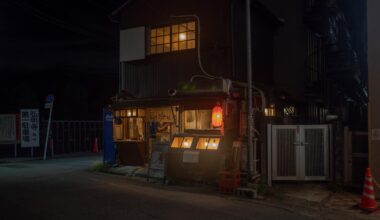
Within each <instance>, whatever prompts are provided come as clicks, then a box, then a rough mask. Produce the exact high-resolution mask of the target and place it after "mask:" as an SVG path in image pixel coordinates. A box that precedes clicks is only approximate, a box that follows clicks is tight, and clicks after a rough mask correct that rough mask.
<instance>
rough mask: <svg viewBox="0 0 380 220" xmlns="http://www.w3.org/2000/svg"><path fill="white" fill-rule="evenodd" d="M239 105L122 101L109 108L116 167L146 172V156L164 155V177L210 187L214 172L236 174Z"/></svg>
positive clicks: (205, 100)
mask: <svg viewBox="0 0 380 220" xmlns="http://www.w3.org/2000/svg"><path fill="white" fill-rule="evenodd" d="M243 109H244V108H242V104H241V101H240V100H231V99H228V98H227V97H225V96H209V97H205V96H202V97H199V96H197V97H175V98H173V97H171V98H168V99H150V100H141V99H140V100H126V101H124V102H123V103H118V104H117V105H114V115H115V118H114V139H115V142H116V145H117V154H118V161H119V164H122V165H138V166H148V163H149V159H150V156H151V152H152V150H153V151H154V150H155V148H157V147H160V148H161V149H164V151H165V154H164V157H165V176H166V177H167V178H169V179H172V180H184V181H197V182H209V183H215V181H216V179H217V175H218V172H219V171H223V170H228V169H233V168H235V169H236V168H237V167H236V161H234V156H233V155H234V150H233V147H232V143H233V141H235V140H238V139H239V136H240V135H241V134H240V131H241V130H244V129H242V128H241V126H240V125H241V123H240V121H241V120H244V119H245V118H244V116H242V110H243Z"/></svg>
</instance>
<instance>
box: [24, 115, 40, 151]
mask: <svg viewBox="0 0 380 220" xmlns="http://www.w3.org/2000/svg"><path fill="white" fill-rule="evenodd" d="M20 122H21V147H39V146H40V124H39V113H38V109H21V110H20Z"/></svg>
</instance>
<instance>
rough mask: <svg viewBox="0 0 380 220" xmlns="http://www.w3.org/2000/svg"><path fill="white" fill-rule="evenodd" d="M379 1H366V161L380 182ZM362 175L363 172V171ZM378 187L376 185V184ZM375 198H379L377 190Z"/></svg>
mask: <svg viewBox="0 0 380 220" xmlns="http://www.w3.org/2000/svg"><path fill="white" fill-rule="evenodd" d="M379 10H380V1H379V0H368V1H367V19H368V20H367V22H368V88H369V103H368V146H369V150H368V160H369V166H370V167H371V169H372V175H373V177H374V179H375V183H376V180H377V182H379V181H380V115H379V112H380V95H379V94H380V87H379V84H380V63H379V59H380V42H379V37H380V15H379ZM363 175H364V170H363ZM377 185H378V184H377ZM378 187H379V185H378ZM377 196H380V193H379V190H377Z"/></svg>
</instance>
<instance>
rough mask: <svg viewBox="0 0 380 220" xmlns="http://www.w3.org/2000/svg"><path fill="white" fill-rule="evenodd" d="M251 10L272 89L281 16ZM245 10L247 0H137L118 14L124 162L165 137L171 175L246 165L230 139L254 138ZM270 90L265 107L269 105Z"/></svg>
mask: <svg viewBox="0 0 380 220" xmlns="http://www.w3.org/2000/svg"><path fill="white" fill-rule="evenodd" d="M251 10H252V12H253V19H252V20H253V22H252V27H253V29H252V30H253V34H252V35H253V36H254V37H253V40H252V44H253V56H254V59H253V79H254V84H255V87H258V88H260V90H262V91H268V93H269V91H270V90H271V88H272V87H273V35H274V34H275V31H276V28H277V27H278V26H280V25H282V21H281V20H280V19H278V18H277V17H276V16H274V15H273V14H272V13H271V12H270V11H269V10H268V9H267V8H266V7H264V6H263V5H262V4H261V3H259V2H254V3H253V4H252V8H251ZM244 12H245V2H244V1H240V0H223V1H220V0H219V1H216V0H215V1H214V0H212V1H198V0H197V1H191V2H189V1H170V0H165V1H146V0H144V1H138V0H136V1H127V2H126V3H125V4H124V5H123V6H121V7H120V8H119V9H118V10H116V11H115V12H114V13H113V14H112V19H113V20H115V21H117V22H119V23H120V93H119V94H118V96H117V97H116V100H115V102H114V104H113V109H114V115H115V125H114V137H115V141H116V144H117V149H118V159H119V162H120V163H121V164H130V165H144V164H146V163H147V162H148V158H149V156H150V152H151V149H152V147H154V146H158V145H160V146H167V147H168V148H170V149H169V156H168V161H167V169H168V170H167V171H168V172H167V173H168V175H169V177H170V176H172V177H175V178H182V179H190V180H191V179H193V180H202V181H206V180H207V181H211V182H212V181H215V178H216V174H217V172H218V171H220V170H228V169H232V168H240V165H237V164H236V163H240V162H239V161H240V160H238V161H237V160H236V158H235V159H234V158H233V156H234V152H233V147H232V146H233V142H234V141H243V142H244V140H245V138H246V124H247V123H246V93H247V91H246V66H247V65H246V31H245V30H246V29H245V19H246V18H245V13H244ZM262 91H260V92H261V96H260V93H259V91H258V90H257V91H256V93H255V96H254V98H255V102H254V103H255V106H254V107H255V108H256V109H257V110H259V109H263V108H265V107H266V106H263V105H264V104H265V100H263V97H262V96H263V95H264V94H263V92H262ZM257 128H258V126H257ZM235 153H236V152H235ZM244 169H245V168H244Z"/></svg>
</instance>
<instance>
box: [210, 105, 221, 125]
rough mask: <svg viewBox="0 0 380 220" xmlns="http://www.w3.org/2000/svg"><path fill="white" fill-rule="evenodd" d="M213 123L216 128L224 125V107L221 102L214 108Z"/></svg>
mask: <svg viewBox="0 0 380 220" xmlns="http://www.w3.org/2000/svg"><path fill="white" fill-rule="evenodd" d="M211 124H212V126H213V127H215V128H219V127H222V125H223V109H222V107H220V105H219V104H218V105H216V106H215V107H214V108H213V109H212V116H211Z"/></svg>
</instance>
